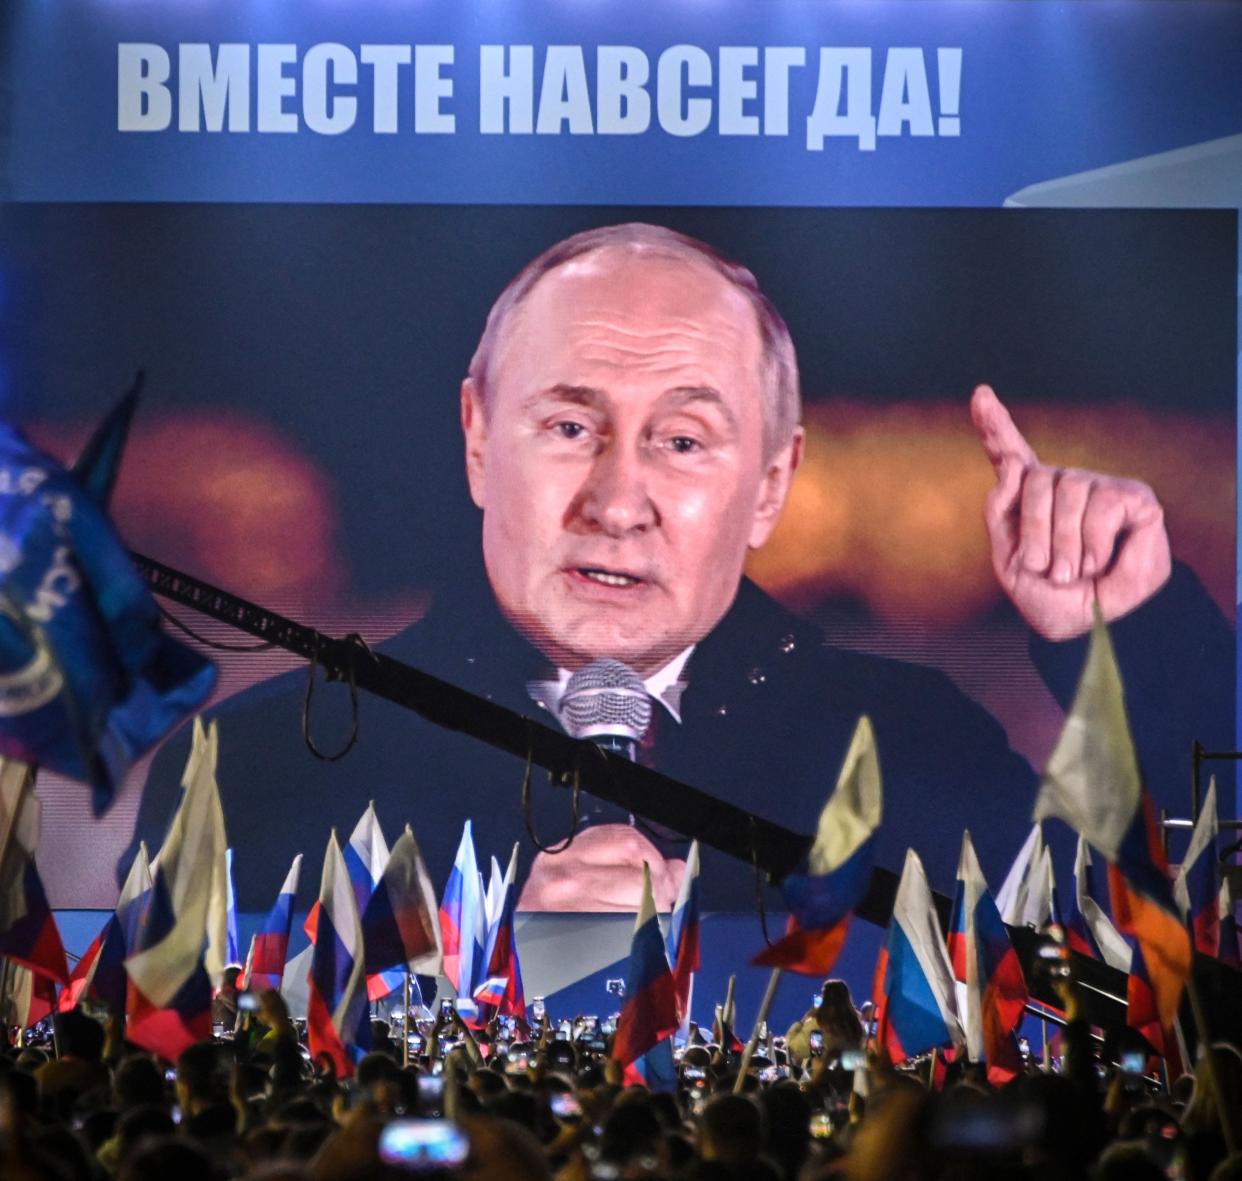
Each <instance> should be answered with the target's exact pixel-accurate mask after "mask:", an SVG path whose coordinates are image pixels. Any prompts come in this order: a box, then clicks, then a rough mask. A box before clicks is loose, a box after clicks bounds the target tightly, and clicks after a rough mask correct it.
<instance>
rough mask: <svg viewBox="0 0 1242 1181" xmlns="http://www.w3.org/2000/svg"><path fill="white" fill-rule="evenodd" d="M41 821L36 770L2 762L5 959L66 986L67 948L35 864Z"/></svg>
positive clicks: (0, 946)
mask: <svg viewBox="0 0 1242 1181" xmlns="http://www.w3.org/2000/svg"><path fill="white" fill-rule="evenodd" d="M41 819H42V808H41V805H40V803H39V798H38V796H36V795H35V793H34V768H33V767H30V766H29V765H27V764H26V763H21V762H18V761H17V760H15V759H2V760H0V831H3V832H7V833H8V834H9V835H8V840H7V841H6V842H5V848H4V850H3V860H0V956H4V958H5V959H9V960H12V961H13V962H14V963H16V964H21V965H22V966H23V967H25V968H29V969H30V971H31V972H33V973H34V974H35V975H37V976H43V977H46V978H48V979H50V980H55V981H56V982H57V983H59V984H64V983H65V982H66V981H67V980H68V979H69V966H68V964H67V963H66V961H65V949H64V946H63V945H62V944H61V941H60V932H59V931H58V930H57V928H56V920H55V918H53V917H52V908H51V907H50V906H49V905H48V901H47V894H46V893H45V892H44V889H43V880H42V879H41V878H40V877H39V870H38V868H37V867H36V865H35V851H36V850H37V849H38V847H39V828H40V823H41Z"/></svg>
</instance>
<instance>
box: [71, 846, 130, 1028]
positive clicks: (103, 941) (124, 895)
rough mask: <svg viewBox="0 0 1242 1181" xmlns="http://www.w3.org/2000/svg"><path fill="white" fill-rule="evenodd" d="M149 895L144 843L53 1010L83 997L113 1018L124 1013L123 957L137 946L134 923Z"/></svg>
mask: <svg viewBox="0 0 1242 1181" xmlns="http://www.w3.org/2000/svg"><path fill="white" fill-rule="evenodd" d="M150 894H151V867H150V863H149V861H148V858H147V846H146V843H145V842H141V843H139V845H138V854H137V856H136V857H135V858H134V862H133V864H132V865H131V866H130V867H129V873H128V874H126V876H125V884H124V885H123V886H122V887H121V894H120V897H119V898H118V899H117V903H116V909H115V910H114V911H113V912H112V914H110V915H109V916H108V921H107V922H106V923H104V925H103V929H102V930H101V931H100V932H99V934H98V935H96V936H95V939H94V941H93V942H92V943H91V945H90V947H88V948H87V949H86V951H85V952H84V953H83V955H82V958H81V959H80V960H78V962H77V965H76V966H75V967H74V970H73V975H72V976H70V978H69V984H68V987H66V988H65V989H64V990H63V991H62V992H61V994H60V1000H59V1002H58V1004H57V1007H58V1008H59V1009H60V1011H61V1012H62V1013H67V1012H68V1011H69V1010H70V1009H72V1008H73V1007H74V1006H75V1005H77V1004H78V1002H79V1001H81V1000H82V999H83V998H90V999H92V1000H97V1001H101V1002H102V1003H104V1004H106V1005H107V1006H108V1008H109V1010H110V1011H111V1012H112V1013H113V1015H114V1016H118V1017H119V1016H121V1015H122V1014H123V1013H124V1012H125V997H126V991H127V989H128V987H129V977H128V976H127V975H126V972H125V957H126V956H127V955H128V954H129V952H130V944H131V942H133V944H134V946H137V933H138V923H139V921H140V919H141V917H142V909H143V907H145V906H146V904H147V901H148V899H149V898H150Z"/></svg>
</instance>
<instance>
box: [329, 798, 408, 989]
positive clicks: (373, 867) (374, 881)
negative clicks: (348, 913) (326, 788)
mask: <svg viewBox="0 0 1242 1181" xmlns="http://www.w3.org/2000/svg"><path fill="white" fill-rule="evenodd" d="M344 852H345V865H346V867H347V868H348V870H349V880H350V881H351V882H352V883H353V886H354V897H355V899H357V902H358V913H359V914H363V915H364V914H366V913H367V903H368V902H370V901H371V894H372V892H373V891H374V890H375V887H376V886H377V885H378V884H379V880H380V878H381V877H382V876H383V873H384V866H386V865H387V864H388V842H387V841H386V840H385V839H384V832H383V829H381V828H380V822H379V817H378V816H376V815H375V801H374V800H370V801H368V803H367V810H366V811H365V812H363V814H362V816H361V817H359V819H358V823H357V824H356V825H354V831H353V832H352V833H350V836H349V844H348V845H346V846H345V850H344ZM404 980H405V973H404V972H397V971H389V972H375V973H369V974H368V975H367V997H368V998H369V999H370V1000H373V1001H378V1000H380V999H381V998H383V997H386V996H387V995H388V994H389V993H390V992H392V991H393V990H394V989H397V988H400V987H401V985H402V983H403V982H404Z"/></svg>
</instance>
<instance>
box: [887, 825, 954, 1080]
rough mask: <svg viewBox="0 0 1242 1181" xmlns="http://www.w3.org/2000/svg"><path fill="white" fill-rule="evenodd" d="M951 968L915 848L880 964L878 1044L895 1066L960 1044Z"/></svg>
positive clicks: (909, 853)
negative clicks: (926, 1053) (920, 1055)
mask: <svg viewBox="0 0 1242 1181" xmlns="http://www.w3.org/2000/svg"><path fill="white" fill-rule="evenodd" d="M953 994H954V989H953V970H952V967H951V966H950V963H949V955H948V950H947V947H946V944H945V938H944V935H943V933H942V932H941V930H940V920H939V919H938V918H937V917H936V908H935V905H934V904H933V902H932V893H931V887H930V886H929V885H928V883H927V874H926V873H925V872H924V870H923V863H922V862H921V861H920V860H919V856H918V854H917V853H916V852H915V851H914V850H913V849H908V850H907V851H906V862H905V865H904V867H903V868H902V872H901V882H900V884H899V885H898V887H897V899H896V901H895V902H894V904H893V917H892V918H891V919H890V920H889V924H888V932H887V934H886V935H885V938H884V946H883V947H881V948H880V956H879V959H878V960H877V962H876V968H875V985H874V988H873V995H874V999H875V1002H876V1042H877V1044H878V1045H880V1046H883V1047H884V1048H885V1049H886V1050H887V1051H888V1055H889V1057H890V1058H891V1059H892V1061H894V1062H901V1061H903V1060H904V1059H906V1058H910V1057H913V1056H914V1055H916V1054H921V1053H923V1051H925V1050H931V1049H935V1048H936V1047H939V1046H949V1045H960V1044H961V1041H962V1031H961V1026H960V1025H959V1023H958V1019H957V1012H956V1007H955V1005H954V996H953Z"/></svg>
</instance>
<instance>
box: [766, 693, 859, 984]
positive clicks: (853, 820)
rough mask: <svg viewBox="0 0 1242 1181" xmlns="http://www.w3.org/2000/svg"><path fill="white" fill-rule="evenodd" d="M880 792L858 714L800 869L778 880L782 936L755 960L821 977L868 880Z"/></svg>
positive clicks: (837, 948) (842, 941) (835, 951)
mask: <svg viewBox="0 0 1242 1181" xmlns="http://www.w3.org/2000/svg"><path fill="white" fill-rule="evenodd" d="M882 809H883V792H882V788H881V784H880V761H879V758H878V756H877V754H876V748H875V734H874V733H873V731H872V729H871V720H870V719H869V718H867V717H866V716H865V715H864V716H863V717H861V718H859V719H858V725H857V726H856V727H855V728H854V736H853V738H852V739H851V740H850V746H849V750H847V751H846V754H845V762H844V763H843V764H842V766H841V773H840V775H839V776H838V777H837V785H836V787H835V788H834V789H833V792H832V795H831V796H829V797H828V802H827V803H826V804H825V805H824V810H823V811H822V812H821V813H820V816H819V826H818V828H817V829H816V833H815V841H814V843H813V844H812V845H811V851H810V853H809V854H808V855H807V868H806V871H805V872H803V873H792V874H790V875H789V876H788V877H787V878H786V879H785V880H784V881H783V882H782V883H781V893H782V894H783V895H784V898H785V903H786V905H787V906H788V907H789V926H788V929H787V930H786V932H785V935H784V936H783V937H782V938H781V939H778V940H777V941H776V942H775V943H774V944H772V946H771V947H769V948H767V949H765V950H764V951H762V952H760V954H759V955H757V956H756V957H755V958H754V960H753V962H754V963H756V964H763V965H765V966H767V967H769V968H784V969H786V970H787V971H791V972H801V973H804V974H806V975H810V976H822V975H824V973H825V972H827V971H828V970H829V969H830V968H831V967H832V965H833V964H834V963H835V962H836V958H837V956H838V954H839V953H840V951H841V946H842V944H843V943H844V942H845V933H846V930H847V928H848V926H849V918H850V914H851V913H852V911H853V909H854V907H855V906H856V905H857V904H858V901H859V899H860V898H862V896H863V894H864V893H865V892H866V889H867V886H868V884H869V883H870V881H871V868H872V864H873V862H874V860H875V841H876V830H877V829H878V828H879V827H880V817H881V813H882Z"/></svg>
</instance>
